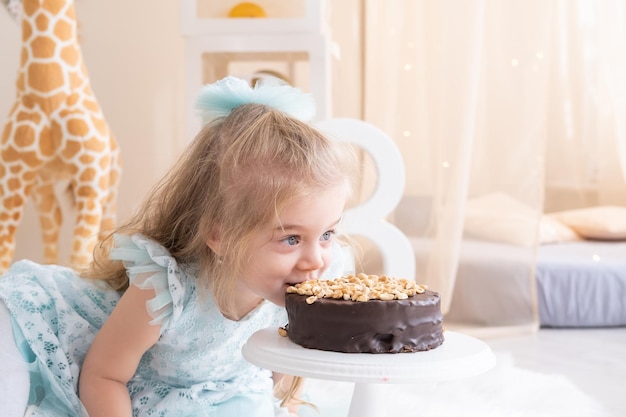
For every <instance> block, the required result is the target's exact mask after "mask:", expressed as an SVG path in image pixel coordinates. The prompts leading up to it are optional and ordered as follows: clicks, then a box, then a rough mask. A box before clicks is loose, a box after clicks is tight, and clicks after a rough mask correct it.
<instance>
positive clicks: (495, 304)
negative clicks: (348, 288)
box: [363, 193, 626, 327]
mask: <svg viewBox="0 0 626 417" xmlns="http://www.w3.org/2000/svg"><path fill="white" fill-rule="evenodd" d="M425 206H426V205H425V204H420V205H419V206H418V205H417V204H411V205H409V206H406V205H405V206H402V205H401V206H399V210H400V211H398V210H397V211H396V222H397V224H398V225H399V226H400V227H401V228H402V229H403V231H404V233H405V234H406V235H407V236H409V241H410V244H411V246H412V249H413V252H414V253H415V258H416V265H417V267H416V270H417V277H416V279H417V280H422V279H420V274H423V273H424V271H425V270H426V267H425V265H427V263H428V258H429V256H430V255H431V254H432V251H433V242H432V240H431V239H429V238H427V237H417V236H416V235H419V231H418V230H416V229H411V228H407V227H405V225H406V224H408V220H409V219H415V216H416V214H421V215H422V216H428V213H427V212H426V210H425V209H424V207H425ZM536 225H537V213H536V211H535V210H532V209H530V208H528V207H526V206H524V205H523V204H521V203H520V202H519V201H517V200H515V199H513V198H511V197H510V196H508V195H504V194H502V193H494V194H489V195H486V196H483V197H480V198H474V199H470V200H468V202H467V205H466V207H465V222H464V238H463V240H462V242H461V246H460V253H459V259H458V269H457V276H456V283H455V286H454V291H453V294H452V301H451V309H450V311H449V312H448V313H447V315H446V321H448V322H451V323H459V324H460V325H461V326H464V325H467V326H518V325H524V324H527V323H531V322H535V319H534V317H535V314H536V311H535V310H534V309H533V306H534V302H533V299H534V295H535V294H536V299H537V313H538V320H539V324H540V325H541V326H543V327H606V326H626V207H616V206H599V207H589V208H583V209H575V210H569V211H563V212H558V213H551V214H543V215H540V222H539V237H537V233H536V232H535V230H536ZM425 229H426V228H424V230H425ZM537 240H538V242H539V243H538V244H536V243H535V242H536V241H537ZM371 249H372V248H367V244H366V249H365V250H364V253H365V256H363V258H364V259H366V260H367V262H366V263H365V268H368V269H367V270H369V271H371V270H374V271H376V270H377V269H376V268H380V258H378V259H377V257H376V255H375V254H373V253H372V250H371ZM535 251H536V252H535ZM533 268H534V269H533ZM533 286H534V290H535V291H534V293H535V294H534V293H533Z"/></svg>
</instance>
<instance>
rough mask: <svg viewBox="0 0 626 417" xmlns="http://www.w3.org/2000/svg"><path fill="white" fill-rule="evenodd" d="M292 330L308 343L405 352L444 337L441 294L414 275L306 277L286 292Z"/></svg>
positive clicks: (291, 335)
mask: <svg viewBox="0 0 626 417" xmlns="http://www.w3.org/2000/svg"><path fill="white" fill-rule="evenodd" d="M285 307H286V309H287V315H288V320H289V323H288V325H287V326H286V330H287V336H288V337H289V338H290V339H291V340H292V341H293V342H294V343H296V344H298V345H300V346H303V347H305V348H311V349H319V350H327V351H334V352H346V353H400V352H417V351H425V350H430V349H433V348H436V347H437V346H439V345H441V343H443V326H442V321H443V316H442V314H441V305H440V298H439V294H438V293H436V292H434V291H430V290H428V289H426V288H425V286H422V285H417V284H415V282H413V281H409V280H406V279H397V278H391V277H386V276H382V277H378V276H376V275H366V274H359V275H357V276H354V275H349V276H344V277H341V278H337V279H334V280H325V281H321V280H319V281H318V280H314V281H306V282H303V283H300V284H297V285H293V286H290V287H289V288H288V289H287V294H286V295H285Z"/></svg>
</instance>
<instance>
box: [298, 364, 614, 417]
mask: <svg viewBox="0 0 626 417" xmlns="http://www.w3.org/2000/svg"><path fill="white" fill-rule="evenodd" d="M496 357H497V365H496V367H495V368H493V369H492V370H490V371H489V372H486V373H485V374H482V375H480V376H476V377H472V378H468V379H463V380H459V381H453V382H440V383H436V384H429V385H426V384H419V385H388V386H387V387H388V389H387V397H388V398H385V404H386V405H387V416H388V417H396V416H402V417H404V416H408V417H607V416H608V414H607V413H606V411H604V410H603V407H602V406H601V404H599V403H598V402H597V401H596V400H594V399H593V398H591V397H589V396H588V395H586V394H585V393H583V392H582V391H581V390H580V389H579V388H578V387H576V386H575V385H574V384H573V383H572V382H570V381H569V380H568V379H567V378H566V377H563V376H560V375H548V374H541V373H536V372H531V371H528V370H524V369H521V368H518V367H516V366H515V365H514V364H513V360H512V357H511V356H509V355H506V354H496ZM353 389H354V385H353V384H350V383H345V382H335V381H321V380H308V385H307V397H308V398H307V399H308V400H309V401H311V402H312V403H314V404H316V405H317V406H318V408H319V411H320V413H319V414H318V413H316V412H315V411H313V410H312V409H310V407H301V411H300V416H306V417H314V416H317V417H346V416H347V414H348V410H349V407H350V399H351V397H352V391H353Z"/></svg>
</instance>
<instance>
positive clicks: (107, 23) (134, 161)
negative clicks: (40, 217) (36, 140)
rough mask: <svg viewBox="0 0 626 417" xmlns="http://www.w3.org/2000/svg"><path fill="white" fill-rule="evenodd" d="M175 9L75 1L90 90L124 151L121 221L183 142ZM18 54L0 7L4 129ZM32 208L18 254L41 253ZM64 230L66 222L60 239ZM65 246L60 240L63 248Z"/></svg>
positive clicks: (162, 4) (163, 4) (0, 119)
mask: <svg viewBox="0 0 626 417" xmlns="http://www.w3.org/2000/svg"><path fill="white" fill-rule="evenodd" d="M178 7H179V6H178V2H177V1H159V2H155V1H153V0H133V1H127V0H107V1H94V0H77V1H76V9H77V15H78V22H79V34H80V38H81V42H82V48H83V54H84V57H85V61H86V65H87V68H88V71H89V74H90V77H91V83H92V87H93V89H94V91H95V93H96V95H97V97H98V99H99V101H100V105H101V107H102V108H103V111H104V114H105V116H106V118H107V120H108V122H109V124H110V126H111V128H112V130H113V132H114V133H115V134H116V136H117V138H118V141H119V143H120V146H121V148H122V158H123V169H124V172H123V175H122V184H121V188H120V198H119V207H118V216H119V218H120V219H121V220H123V219H125V218H127V217H128V216H129V215H130V214H131V213H132V211H133V210H134V209H135V207H136V206H137V204H138V203H139V201H140V199H141V197H142V196H143V195H145V194H146V192H147V191H148V189H149V188H150V186H151V185H152V184H153V183H154V182H155V181H156V180H157V179H158V178H159V177H160V176H161V175H162V174H163V173H164V171H165V170H166V169H167V168H168V167H169V166H170V165H171V163H172V162H173V160H174V158H175V157H176V156H177V155H178V154H179V152H180V150H181V149H182V147H183V146H184V142H185V139H184V136H183V131H184V129H183V127H184V126H183V125H182V120H183V113H182V111H183V110H182V109H183V97H182V92H183V87H182V86H183V59H182V56H183V48H184V40H183V38H182V36H181V35H180V34H179V33H180V31H179V22H178V20H179V18H178V17H179V11H178ZM19 51H20V28H19V25H18V24H17V23H16V22H14V21H13V20H12V19H11V18H10V16H9V14H8V12H7V11H6V9H5V8H4V7H0V57H1V58H0V125H2V126H3V125H4V123H5V121H6V117H7V115H8V112H9V110H10V107H11V105H12V103H13V99H14V94H15V87H14V84H15V77H16V74H17V68H18V62H19ZM33 211H34V210H33V209H32V207H30V206H29V207H28V208H27V212H26V215H25V218H24V220H23V221H22V223H21V225H20V228H19V230H18V243H17V253H16V259H21V258H30V259H34V260H41V258H42V250H41V244H40V242H41V238H40V237H39V225H38V221H37V219H36V217H35V216H34V213H33ZM67 223H69V222H66V226H69V225H68V224H67ZM69 230H70V229H67V230H66V227H64V239H65V236H66V235H67V236H69V233H70V232H69ZM68 238H69V237H68ZM68 246H69V245H67V244H65V245H64V247H65V248H66V250H65V253H67V247H68ZM60 263H65V262H64V260H63V259H62V260H61V262H60Z"/></svg>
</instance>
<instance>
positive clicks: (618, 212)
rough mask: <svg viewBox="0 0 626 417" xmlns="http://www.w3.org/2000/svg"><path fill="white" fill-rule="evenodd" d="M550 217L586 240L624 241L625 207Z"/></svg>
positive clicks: (585, 210)
mask: <svg viewBox="0 0 626 417" xmlns="http://www.w3.org/2000/svg"><path fill="white" fill-rule="evenodd" d="M550 217H552V218H553V219H556V220H558V221H560V222H561V223H563V224H566V225H567V226H569V227H571V228H572V229H574V230H575V231H576V232H577V233H578V234H579V235H581V236H582V237H584V238H587V239H597V240H626V207H620V206H596V207H588V208H582V209H576V210H566V211H560V212H557V213H552V214H550Z"/></svg>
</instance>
